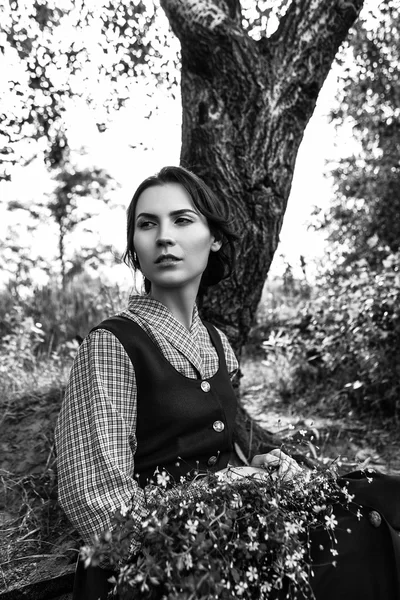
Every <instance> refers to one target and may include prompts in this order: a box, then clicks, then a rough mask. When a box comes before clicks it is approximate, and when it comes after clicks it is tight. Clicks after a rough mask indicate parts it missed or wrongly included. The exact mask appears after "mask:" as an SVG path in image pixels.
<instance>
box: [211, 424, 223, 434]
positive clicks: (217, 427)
mask: <svg viewBox="0 0 400 600" xmlns="http://www.w3.org/2000/svg"><path fill="white" fill-rule="evenodd" d="M213 429H214V431H216V432H217V433H220V432H221V431H223V430H224V429H225V425H224V424H223V422H222V421H214V423H213Z"/></svg>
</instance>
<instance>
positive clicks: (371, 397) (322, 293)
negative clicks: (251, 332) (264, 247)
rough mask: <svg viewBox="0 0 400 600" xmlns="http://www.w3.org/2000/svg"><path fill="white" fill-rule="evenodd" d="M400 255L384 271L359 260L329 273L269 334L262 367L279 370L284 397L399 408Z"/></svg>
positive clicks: (386, 410)
mask: <svg viewBox="0 0 400 600" xmlns="http://www.w3.org/2000/svg"><path fill="white" fill-rule="evenodd" d="M399 259H400V255H399V254H397V255H392V256H391V257H389V258H388V259H387V260H385V261H384V264H383V265H382V269H381V270H380V271H379V272H377V271H374V270H371V269H370V267H369V266H368V265H367V264H366V262H361V261H359V262H358V263H356V264H355V265H353V267H352V271H351V273H348V274H346V276H341V277H338V276H335V277H331V276H327V277H326V278H325V280H324V281H323V282H322V283H320V284H319V285H318V286H317V287H316V289H315V290H314V292H313V295H312V299H311V300H310V301H301V302H299V304H298V307H297V312H296V314H295V315H293V316H292V317H290V318H289V319H287V320H286V321H285V322H283V323H280V324H279V325H278V327H276V328H275V329H273V330H272V331H271V333H270V335H269V337H268V339H267V340H265V341H264V343H263V348H264V350H265V352H266V360H265V364H266V366H268V367H269V368H270V369H271V370H273V369H274V368H275V369H276V370H278V371H279V377H280V379H281V380H282V382H281V384H280V388H279V389H280V390H281V391H282V392H283V394H282V395H283V396H284V397H286V399H291V398H297V397H299V395H302V394H303V395H306V394H308V395H310V393H311V395H312V396H313V397H314V399H315V397H318V396H319V397H321V394H322V395H324V396H325V397H326V396H327V394H329V395H330V396H331V397H334V398H335V399H336V400H337V399H341V400H342V401H343V400H346V401H348V403H350V404H351V405H352V406H353V407H355V408H357V409H358V410H360V411H361V412H381V413H386V414H395V413H396V412H397V411H398V408H399V404H398V402H399V401H398V398H399V396H400V273H399V271H398V266H397V265H398V264H399ZM285 369H286V372H285ZM275 381H276V380H275ZM278 387H279V386H278Z"/></svg>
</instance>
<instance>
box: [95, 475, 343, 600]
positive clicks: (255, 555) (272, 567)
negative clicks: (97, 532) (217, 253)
mask: <svg viewBox="0 0 400 600" xmlns="http://www.w3.org/2000/svg"><path fill="white" fill-rule="evenodd" d="M146 496H147V509H148V512H147V517H146V518H145V519H143V521H142V544H141V548H140V551H139V552H137V553H136V554H132V552H129V551H128V548H129V538H130V536H131V537H132V532H133V529H134V524H135V519H134V518H133V515H131V514H130V512H129V510H128V511H126V510H124V511H123V513H124V514H121V513H118V514H117V515H115V518H114V528H113V531H112V533H111V534H110V532H108V535H107V536H103V537H102V539H101V540H99V541H98V543H97V544H95V547H94V548H93V549H92V553H91V557H92V559H95V560H99V558H100V559H101V557H102V556H104V554H105V553H107V552H108V555H109V556H110V555H111V556H114V562H115V561H116V560H117V559H118V561H119V567H120V568H119V576H118V580H117V582H116V591H117V592H118V597H119V598H121V600H130V599H132V598H135V599H136V598H138V599H143V600H145V599H146V600H153V599H158V598H159V599H162V600H164V599H165V600H167V599H168V600H172V599H174V600H175V599H179V600H184V599H186V600H189V599H199V600H210V599H211V598H221V599H222V600H224V599H226V600H229V599H243V600H246V599H259V600H264V599H265V600H267V599H269V598H276V597H278V595H279V597H282V598H293V599H294V598H310V597H313V594H312V592H311V588H310V584H309V578H310V570H311V566H310V560H309V546H310V542H309V534H310V531H311V529H312V528H315V527H322V528H324V529H325V530H326V531H327V532H328V533H329V537H330V539H331V544H332V550H331V552H332V560H333V559H334V557H335V555H336V554H337V552H336V550H335V543H336V540H335V531H334V530H335V525H336V519H335V516H334V514H333V508H332V507H333V504H334V503H337V502H340V503H344V504H346V503H348V502H350V501H351V497H347V498H346V497H345V496H344V495H343V491H342V489H341V488H339V486H338V484H337V481H336V474H335V472H334V470H333V469H329V468H326V467H325V468H323V469H321V468H319V469H318V470H317V469H316V470H314V471H305V472H302V473H300V474H299V475H297V476H296V477H295V478H294V479H292V480H291V481H285V479H284V478H283V479H281V478H276V477H273V476H271V475H270V474H268V473H265V475H263V476H262V477H257V478H255V477H252V476H243V477H240V478H236V479H234V480H232V481H229V478H226V477H221V476H220V475H219V474H218V473H217V474H211V473H209V474H207V475H206V476H204V477H203V478H201V479H200V478H196V479H195V480H185V481H182V482H181V484H180V485H173V486H171V487H168V486H165V485H164V486H163V485H161V486H154V487H153V488H151V489H147V492H146ZM106 538H107V539H106ZM116 546H117V547H116Z"/></svg>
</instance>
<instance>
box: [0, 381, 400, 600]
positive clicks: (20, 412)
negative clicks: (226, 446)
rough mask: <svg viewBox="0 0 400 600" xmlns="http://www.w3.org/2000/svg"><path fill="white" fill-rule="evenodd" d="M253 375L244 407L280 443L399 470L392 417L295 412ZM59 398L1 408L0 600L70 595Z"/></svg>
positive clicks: (399, 438)
mask: <svg viewBox="0 0 400 600" xmlns="http://www.w3.org/2000/svg"><path fill="white" fill-rule="evenodd" d="M250 379H251V378H250ZM250 379H249V378H248V379H247V380H246V378H244V380H243V388H242V389H243V392H242V394H243V396H242V400H243V403H244V405H245V406H246V408H247V410H248V412H249V413H250V414H252V416H253V417H254V418H255V419H257V420H258V421H259V422H260V423H261V424H262V425H263V426H264V427H266V428H267V429H268V430H269V431H272V432H274V433H276V434H277V435H279V436H280V437H281V438H282V439H283V440H285V439H287V438H291V439H293V437H294V438H295V439H299V440H301V441H302V448H303V449H304V452H305V453H308V454H309V455H310V456H312V457H313V458H317V459H319V460H321V461H323V462H325V463H327V462H330V461H336V462H337V463H338V465H339V467H340V470H341V472H346V471H347V472H349V471H352V470H355V469H357V468H360V467H361V468H363V467H366V466H368V467H370V468H375V469H376V470H378V471H381V472H385V473H392V474H400V453H399V448H400V432H399V431H398V427H397V425H396V424H395V423H394V422H393V421H387V422H382V421H380V422H376V421H372V420H369V421H367V420H365V419H364V420H361V419H357V418H356V417H355V415H354V414H349V415H348V416H347V418H343V417H341V418H340V419H339V418H335V416H334V415H333V414H330V413H329V412H327V411H325V412H324V409H323V407H319V408H317V409H313V410H311V409H310V408H309V407H307V406H306V405H303V407H302V406H301V403H300V404H299V405H296V407H295V409H294V408H293V407H288V406H282V404H281V403H279V402H278V401H276V400H271V399H270V400H269V401H267V400H266V398H267V390H266V387H265V385H264V384H263V383H259V382H257V381H251V380H250ZM60 403H61V391H60V390H54V389H53V390H50V391H48V392H47V393H43V394H37V395H29V396H24V397H20V398H17V399H15V401H14V402H13V403H12V406H11V405H9V406H7V407H5V410H3V413H2V421H1V423H0V448H1V454H0V482H1V489H0V527H1V530H2V542H1V544H0V600H19V599H20V598H29V600H39V599H45V598H52V599H53V600H54V599H56V598H57V599H59V600H67V599H68V598H69V592H70V590H71V586H72V579H73V570H74V563H75V561H76V556H77V548H78V547H79V541H78V538H77V535H76V533H74V531H73V530H72V528H71V526H70V525H69V524H68V523H67V521H66V520H65V519H63V517H62V516H61V514H60V511H59V510H58V508H57V504H56V464H55V453H54V433H53V432H54V426H55V423H56V419H57V414H58V411H59V408H60ZM38 515H39V516H38ZM41 515H42V516H43V522H42V523H40V522H39V521H40V516H41ZM46 527H47V531H46ZM38 536H39V537H40V540H41V542H40V544H39V545H38V541H37V540H38V539H39V538H38ZM39 581H41V582H42V584H41V586H40V585H39V584H38V582H39Z"/></svg>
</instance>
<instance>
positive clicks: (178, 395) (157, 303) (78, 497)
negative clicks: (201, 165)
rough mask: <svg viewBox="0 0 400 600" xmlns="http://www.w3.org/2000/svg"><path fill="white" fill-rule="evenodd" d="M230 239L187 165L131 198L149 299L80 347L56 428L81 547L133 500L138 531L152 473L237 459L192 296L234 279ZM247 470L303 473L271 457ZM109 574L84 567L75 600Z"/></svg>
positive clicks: (217, 354)
mask: <svg viewBox="0 0 400 600" xmlns="http://www.w3.org/2000/svg"><path fill="white" fill-rule="evenodd" d="M235 239H236V235H235V234H234V233H233V231H232V229H231V224H230V221H229V217H228V209H227V203H226V202H224V201H223V199H221V198H217V197H216V196H215V194H213V192H212V191H211V190H210V189H209V188H208V187H207V186H206V185H205V183H204V182H203V181H202V180H201V179H199V178H198V177H196V176H195V175H194V174H193V173H191V172H189V171H187V170H185V169H183V168H182V167H165V168H164V169H162V170H161V171H160V173H158V175H156V176H153V177H149V178H148V179H146V180H145V181H144V182H143V183H142V184H141V185H140V186H139V187H138V189H137V191H136V193H135V194H134V196H133V199H132V201H131V203H130V206H129V208H128V228H127V250H126V254H125V258H126V260H127V262H128V263H130V264H131V265H132V266H133V268H134V269H135V270H140V271H141V272H142V273H143V275H144V285H145V292H146V293H145V295H143V296H138V295H134V296H131V298H130V300H129V305H128V308H127V310H125V311H124V312H122V313H121V314H120V315H118V316H116V317H112V318H111V319H107V320H106V321H104V322H103V323H101V324H100V325H99V326H97V327H95V328H94V329H93V330H92V331H91V332H90V334H89V335H88V337H87V338H86V339H85V340H84V341H83V343H82V345H81V347H80V349H79V352H78V355H77V357H76V360H75V362H74V365H73V368H72V371H71V375H70V379H69V382H68V386H67V391H66V395H65V399H64V402H63V406H62V410H61V413H60V417H59V421H58V423H57V429H56V445H57V453H58V473H59V500H60V504H61V506H62V507H63V509H64V510H65V512H66V514H67V515H68V517H69V519H70V520H71V522H72V523H73V524H74V526H75V527H76V528H77V529H78V531H79V532H80V533H81V535H82V537H83V539H84V540H86V541H89V540H90V539H91V538H92V536H93V535H95V534H99V533H100V532H101V531H103V530H105V529H107V528H108V527H109V525H110V518H111V515H112V514H113V513H114V512H115V511H116V510H117V509H119V508H120V507H121V506H124V505H128V504H130V503H131V502H133V504H134V506H135V507H136V514H137V523H138V529H139V526H140V520H141V518H142V516H143V515H144V514H145V513H144V508H143V507H144V492H143V487H144V486H145V485H146V483H147V482H148V481H149V480H152V479H153V478H155V477H156V474H155V473H156V472H157V469H159V470H161V469H166V470H167V471H168V472H169V473H170V475H171V476H172V477H173V478H175V480H177V481H179V478H180V476H181V475H185V474H187V473H189V472H191V471H193V470H196V471H197V470H204V471H205V470H213V471H216V470H221V469H224V468H226V467H227V465H228V462H229V460H230V459H231V457H232V456H233V447H232V430H233V427H234V421H235V413H236V399H235V395H234V392H233V388H232V386H231V377H232V376H233V375H234V374H235V372H236V370H237V367H238V365H237V361H236V358H235V356H234V354H233V351H232V349H231V347H230V346H229V343H228V341H227V339H226V337H225V335H224V334H223V333H222V332H220V331H219V330H217V329H216V328H215V327H213V326H212V325H210V324H208V323H203V322H202V321H201V320H200V317H199V314H198V311H197V307H196V299H197V297H198V294H199V291H200V293H202V291H203V290H204V289H205V288H206V287H208V286H210V285H214V284H216V283H218V282H219V281H221V280H222V279H223V278H224V277H226V276H227V275H228V274H229V273H230V272H231V269H232V264H233V260H234V241H235ZM252 465H253V468H254V470H255V469H256V468H258V467H260V466H269V465H271V466H275V467H277V469H278V470H279V472H280V473H281V474H282V473H286V474H287V476H291V475H292V474H293V473H294V472H296V471H297V470H298V469H299V467H298V466H297V464H296V463H295V461H293V460H292V459H290V458H289V457H287V456H285V455H284V454H283V453H281V452H280V451H278V450H277V451H273V452H272V453H269V454H266V455H259V456H256V457H254V459H253V461H252ZM110 574H111V573H110V572H109V571H108V570H107V569H99V568H97V569H96V568H93V567H89V568H88V569H83V567H82V565H81V564H80V563H79V564H78V569H77V574H76V578H75V587H74V599H75V600H78V599H82V600H83V599H85V600H91V599H92V598H93V600H94V599H96V600H97V599H98V598H99V597H100V598H105V597H106V595H107V591H108V589H109V585H108V583H107V579H108V577H109V576H110Z"/></svg>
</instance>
